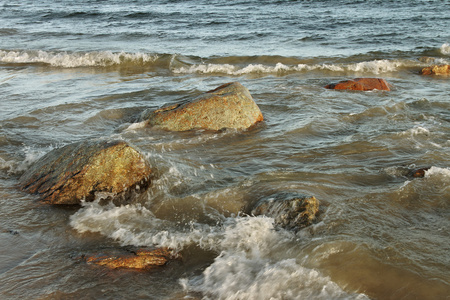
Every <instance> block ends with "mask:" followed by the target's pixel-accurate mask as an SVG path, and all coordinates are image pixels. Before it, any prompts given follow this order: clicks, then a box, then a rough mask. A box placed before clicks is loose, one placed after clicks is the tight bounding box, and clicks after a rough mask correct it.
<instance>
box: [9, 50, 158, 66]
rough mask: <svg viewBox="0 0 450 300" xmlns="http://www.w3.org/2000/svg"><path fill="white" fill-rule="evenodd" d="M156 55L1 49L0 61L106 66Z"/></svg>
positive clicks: (142, 61)
mask: <svg viewBox="0 0 450 300" xmlns="http://www.w3.org/2000/svg"><path fill="white" fill-rule="evenodd" d="M157 59H158V56H156V55H151V54H147V53H126V52H120V53H113V52H110V51H99V52H85V53H84V52H75V53H68V52H47V51H42V50H37V51H33V50H28V51H3V50H0V62H3V63H45V64H49V65H51V66H54V67H64V68H75V67H97V66H100V67H107V66H113V65H120V64H123V63H134V64H146V63H149V62H154V61H155V60H157Z"/></svg>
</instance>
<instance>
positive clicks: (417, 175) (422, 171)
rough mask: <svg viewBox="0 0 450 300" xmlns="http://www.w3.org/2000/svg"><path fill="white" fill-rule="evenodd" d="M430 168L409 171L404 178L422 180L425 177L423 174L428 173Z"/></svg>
mask: <svg viewBox="0 0 450 300" xmlns="http://www.w3.org/2000/svg"><path fill="white" fill-rule="evenodd" d="M429 169H430V167H425V168H420V169H414V170H409V171H408V173H407V174H406V176H408V177H413V178H423V177H425V172H426V171H428V170H429Z"/></svg>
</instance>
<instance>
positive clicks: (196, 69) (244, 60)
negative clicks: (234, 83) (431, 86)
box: [0, 44, 449, 76]
mask: <svg viewBox="0 0 450 300" xmlns="http://www.w3.org/2000/svg"><path fill="white" fill-rule="evenodd" d="M445 45H447V44H445ZM445 45H443V46H442V48H441V51H443V52H444V51H448V48H449V46H448V45H447V46H446V47H444V46H445ZM445 49H447V50H445ZM0 63H3V64H44V65H49V66H51V67H60V68H78V67H100V68H104V67H119V68H120V67H127V66H131V67H136V68H139V67H149V66H156V65H157V66H159V67H160V68H162V69H166V70H167V71H171V72H172V73H174V74H226V75H233V76H241V75H246V74H276V75H284V74H290V73H299V72H311V71H319V72H320V71H322V72H333V73H345V72H353V73H368V74H375V75H376V74H383V73H389V72H395V71H398V70H401V69H404V68H417V67H420V66H423V63H421V62H420V61H418V60H389V59H381V60H369V61H362V62H349V63H328V62H323V59H313V60H310V61H308V62H307V63H302V61H301V60H299V59H294V58H287V57H278V56H274V57H270V56H269V57H267V56H262V57H223V58H221V59H220V63H217V62H216V61H215V59H214V58H212V59H203V58H199V57H187V56H183V55H181V54H154V53H142V52H136V53H127V52H118V53H115V52H111V51H98V52H96V51H94V52H73V53H70V52H58V51H42V50H17V51H13V50H0Z"/></svg>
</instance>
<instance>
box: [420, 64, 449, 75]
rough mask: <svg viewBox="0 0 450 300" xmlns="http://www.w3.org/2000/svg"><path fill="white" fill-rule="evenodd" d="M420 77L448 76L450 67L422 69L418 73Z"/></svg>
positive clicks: (441, 66)
mask: <svg viewBox="0 0 450 300" xmlns="http://www.w3.org/2000/svg"><path fill="white" fill-rule="evenodd" d="M420 74H422V75H450V65H434V66H431V67H427V68H423V69H422V70H421V71H420Z"/></svg>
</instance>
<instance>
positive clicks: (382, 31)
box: [0, 0, 450, 300]
mask: <svg viewBox="0 0 450 300" xmlns="http://www.w3.org/2000/svg"><path fill="white" fill-rule="evenodd" d="M449 63H450V1H409V0H397V1H375V0H373V1H356V0H342V1H325V0H324V1H306V0H305V1H275V0H274V1H269V0H267V1H257V0H242V1H209V0H208V1H206V0H192V1H170V0H165V1H164V0H158V1H144V0H130V1H116V0H111V1H94V0H72V1H67V0H54V1H51V0H42V1H31V0H30V1H0V98H1V101H0V298H1V299H170V300H173V299H258V300H259V299H358V300H362V299H450V296H449V295H450V233H449V228H450V155H449V153H450V77H448V76H423V75H419V70H420V69H421V68H423V67H427V66H430V65H432V64H449ZM357 77H378V78H384V79H386V80H387V81H388V82H389V83H390V84H391V86H392V90H391V91H377V90H375V91H369V92H358V91H336V90H328V89H325V88H324V86H325V85H327V84H329V83H334V82H337V81H340V80H344V79H352V78H357ZM232 81H238V82H240V83H242V84H243V85H244V86H245V87H247V88H248V89H249V91H250V93H251V94H252V96H253V98H254V100H255V102H256V103H257V104H258V106H259V107H260V109H261V111H262V113H263V115H264V118H265V121H264V122H262V123H261V124H259V125H258V126H257V127H256V128H253V129H251V130H246V131H235V130H225V131H221V132H206V131H192V132H178V133H177V132H162V131H157V130H153V129H151V128H139V126H134V124H135V122H137V119H138V117H139V115H140V113H141V112H143V111H144V110H145V109H148V108H150V109H152V108H153V109H157V108H159V107H161V106H162V105H165V104H171V103H172V104H173V103H177V102H179V101H184V100H188V99H194V98H196V97H197V96H199V95H200V94H202V93H203V92H205V91H208V90H211V89H214V88H216V87H218V86H219V85H222V84H224V83H227V82H232ZM91 138H105V139H123V140H125V141H127V142H129V143H131V144H132V145H134V146H136V147H137V148H138V149H140V150H141V151H142V153H143V154H144V155H145V156H146V157H147V158H148V160H149V161H150V163H151V164H152V166H153V168H154V169H155V173H156V174H157V177H156V179H155V181H154V182H153V185H152V187H151V188H150V190H149V191H148V192H147V193H146V197H145V201H143V202H142V203H139V204H132V205H127V206H121V207H114V206H111V205H106V206H101V205H99V204H98V202H96V201H94V202H91V203H83V205H82V206H80V207H74V208H70V207H57V206H49V205H46V204H43V203H41V202H39V201H38V199H37V197H36V196H34V195H29V194H26V193H24V192H22V191H20V190H18V188H17V182H18V179H19V178H20V176H21V175H22V174H24V173H26V172H27V170H28V168H29V167H30V165H31V164H32V163H33V162H35V161H36V160H37V159H39V157H41V156H42V155H44V154H45V153H47V152H49V151H51V150H52V149H55V148H58V147H61V146H64V145H66V144H70V143H73V142H77V141H81V140H85V139H91ZM424 167H426V168H428V169H427V171H426V172H425V176H424V177H423V178H411V177H408V176H407V173H408V171H409V170H413V169H416V168H424ZM280 192H295V193H300V194H305V195H310V196H315V197H316V198H317V199H318V200H319V201H320V207H321V211H320V215H319V216H318V218H317V220H316V221H315V223H314V224H313V225H312V226H310V227H308V228H305V229H303V230H301V231H299V232H291V231H287V230H283V229H279V228H275V227H274V225H273V219H272V218H268V217H253V216H247V215H243V214H239V213H237V210H238V208H239V207H241V206H242V205H245V204H246V203H248V202H249V201H255V199H260V198H264V197H270V196H271V195H274V194H276V193H280ZM131 246H155V247H170V248H172V249H175V250H176V251H178V252H179V253H180V254H181V255H182V257H183V258H182V260H180V261H175V262H172V263H170V264H168V265H167V266H165V267H163V268H158V269H155V270H150V271H145V272H143V271H134V270H109V269H106V268H105V267H102V266H97V265H91V264H88V263H86V262H84V261H82V260H80V259H79V257H80V255H82V254H84V253H95V252H99V251H104V249H122V248H123V247H131Z"/></svg>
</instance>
